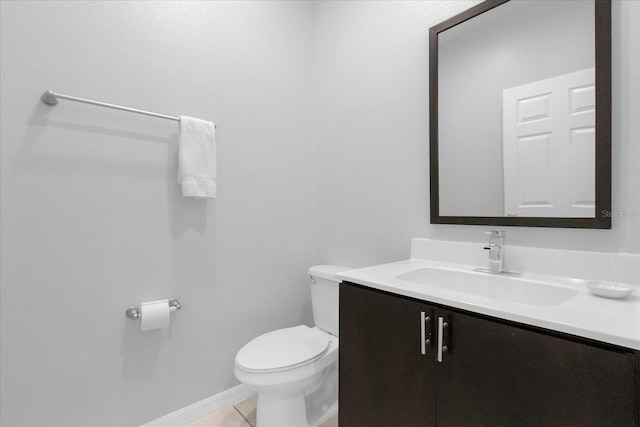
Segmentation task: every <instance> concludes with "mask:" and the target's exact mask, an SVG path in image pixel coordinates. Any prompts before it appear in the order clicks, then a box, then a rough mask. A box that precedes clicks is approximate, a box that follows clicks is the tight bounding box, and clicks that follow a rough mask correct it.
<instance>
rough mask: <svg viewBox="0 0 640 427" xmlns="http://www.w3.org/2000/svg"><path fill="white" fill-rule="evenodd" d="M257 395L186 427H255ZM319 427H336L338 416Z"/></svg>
mask: <svg viewBox="0 0 640 427" xmlns="http://www.w3.org/2000/svg"><path fill="white" fill-rule="evenodd" d="M257 404H258V395H257V394H254V395H253V396H251V397H249V398H247V399H245V400H243V401H242V402H238V403H236V404H234V405H232V406H229V407H228V408H224V409H221V410H220V411H218V412H216V413H214V414H211V415H209V416H208V417H206V418H203V419H201V420H198V421H196V422H194V423H191V424H189V426H188V427H256V405H257ZM320 427H338V416H337V415H336V416H335V417H333V418H331V419H329V420H328V421H326V422H325V423H323V424H322V425H321V426H320Z"/></svg>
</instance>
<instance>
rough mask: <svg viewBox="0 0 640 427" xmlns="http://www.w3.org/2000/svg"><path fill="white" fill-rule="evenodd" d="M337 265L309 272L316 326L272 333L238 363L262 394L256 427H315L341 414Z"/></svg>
mask: <svg viewBox="0 0 640 427" xmlns="http://www.w3.org/2000/svg"><path fill="white" fill-rule="evenodd" d="M346 270H350V268H348V267H341V266H337V265H317V266H314V267H311V268H309V278H310V282H311V304H312V307H313V319H314V322H315V326H314V327H309V326H306V325H300V326H294V327H291V328H284V329H278V330H275V331H271V332H267V333H266V334H263V335H260V336H259V337H257V338H254V339H253V340H251V341H249V342H248V343H247V344H245V346H244V347H242V348H241V349H240V351H238V353H237V354H236V359H235V369H234V373H235V376H236V378H237V379H238V380H239V381H240V382H242V383H243V384H245V385H246V386H248V387H249V388H251V389H252V390H255V391H257V392H258V407H257V427H316V426H318V425H319V424H321V423H323V422H324V421H326V420H327V419H329V418H331V417H332V416H334V415H336V414H337V413H338V282H339V280H338V279H336V278H335V274H336V273H339V272H342V271H346Z"/></svg>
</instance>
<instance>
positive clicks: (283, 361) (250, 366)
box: [236, 325, 329, 371]
mask: <svg viewBox="0 0 640 427" xmlns="http://www.w3.org/2000/svg"><path fill="white" fill-rule="evenodd" d="M328 347H329V335H328V334H326V333H325V332H322V331H321V330H319V329H318V328H309V327H308V326H305V325H301V326H294V327H293V328H285V329H278V330H276V331H272V332H267V333H266V334H263V335H260V336H259V337H257V338H254V339H253V340H251V341H249V342H248V343H247V344H246V345H245V346H244V347H242V348H241V349H240V351H239V352H238V354H237V355H236V364H237V365H238V366H239V367H240V368H242V369H245V370H249V371H273V370H282V369H287V368H292V367H294V366H296V365H301V364H306V363H309V362H312V361H313V360H315V359H318V358H320V357H321V356H322V355H323V354H324V353H326V351H327V348H328Z"/></svg>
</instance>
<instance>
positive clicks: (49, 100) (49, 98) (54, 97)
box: [40, 90, 218, 128]
mask: <svg viewBox="0 0 640 427" xmlns="http://www.w3.org/2000/svg"><path fill="white" fill-rule="evenodd" d="M58 98H60V99H67V100H69V101H75V102H82V103H84V104H91V105H97V106H99V107H107V108H113V109H114V110H122V111H128V112H130V113H138V114H144V115H146V116H152V117H158V118H161V119H167V120H173V121H176V122H179V121H180V117H175V116H167V115H166V114H158V113H152V112H151V111H144V110H138V109H137V108H129V107H123V106H121V105H115V104H108V103H106V102H100V101H93V100H91V99H84V98H78V97H76V96H70V95H63V94H61V93H56V92H53V91H51V90H47V91H45V92H44V93H43V94H42V96H41V97H40V99H41V100H42V102H44V103H45V104H47V105H51V106H54V105H56V104H58ZM217 127H218V126H216V128H217Z"/></svg>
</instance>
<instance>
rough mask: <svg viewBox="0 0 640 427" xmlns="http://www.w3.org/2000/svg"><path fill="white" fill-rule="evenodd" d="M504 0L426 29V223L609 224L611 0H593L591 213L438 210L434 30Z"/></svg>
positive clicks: (490, 1) (489, 1) (490, 0)
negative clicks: (576, 215)
mask: <svg viewBox="0 0 640 427" xmlns="http://www.w3.org/2000/svg"><path fill="white" fill-rule="evenodd" d="M508 1H509V0H486V1H484V2H483V3H480V4H478V5H476V6H474V7H472V8H470V9H468V10H466V11H464V12H462V13H460V14H458V15H455V16H453V17H451V18H449V19H447V20H446V21H443V22H441V23H440V24H438V25H436V26H434V27H431V28H430V29H429V94H430V95H429V123H430V129H429V137H430V144H429V145H430V146H429V159H430V160H429V166H430V186H431V224H467V225H496V226H521V227H557V228H611V0H594V3H595V56H596V57H595V73H596V134H595V147H596V156H595V159H596V171H595V187H596V188H595V198H596V209H595V210H596V212H595V217H594V218H557V217H556V218H551V217H481V216H473V217H472V216H441V215H440V194H439V193H440V188H439V178H438V34H439V33H441V32H442V31H445V30H447V29H449V28H451V27H454V26H456V25H458V24H460V23H462V22H465V21H467V20H469V19H472V18H474V17H475V16H478V15H480V14H482V13H484V12H486V11H488V10H491V9H493V8H495V7H497V6H500V5H501V4H504V3H506V2H508Z"/></svg>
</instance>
